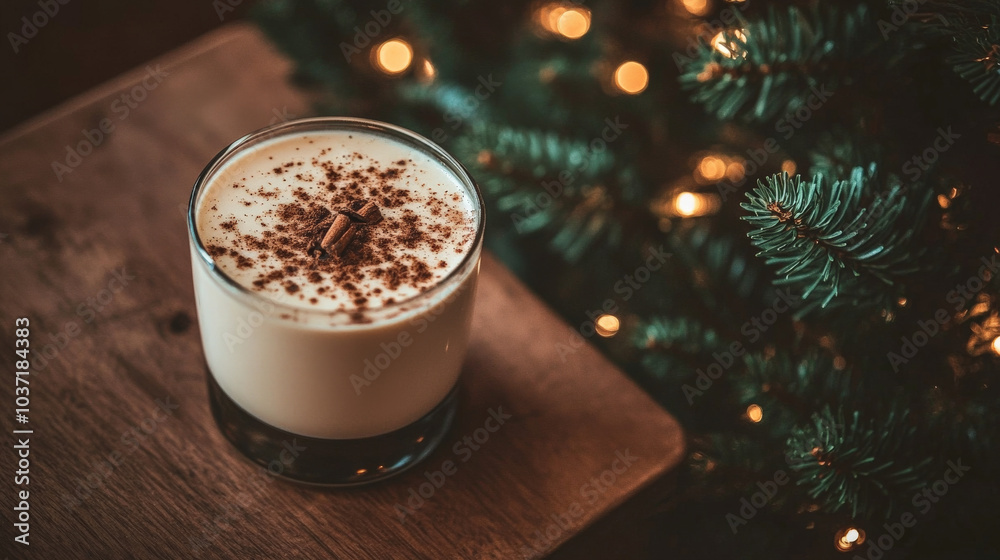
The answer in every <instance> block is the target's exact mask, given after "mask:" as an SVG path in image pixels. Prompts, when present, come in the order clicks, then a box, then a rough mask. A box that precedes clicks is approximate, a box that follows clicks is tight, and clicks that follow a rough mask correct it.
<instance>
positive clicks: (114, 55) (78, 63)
mask: <svg viewBox="0 0 1000 560" xmlns="http://www.w3.org/2000/svg"><path fill="white" fill-rule="evenodd" d="M39 1H41V2H42V3H44V4H48V5H49V6H50V8H49V9H50V10H54V9H55V7H56V6H58V8H59V11H58V12H57V13H56V14H55V15H54V16H52V17H48V20H49V21H48V22H47V23H46V24H45V25H44V26H42V27H40V28H39V29H38V32H37V33H36V34H35V36H34V37H32V38H30V39H27V43H26V44H24V43H22V44H20V45H19V47H18V52H17V53H16V54H15V53H14V49H13V48H12V46H11V41H10V36H9V33H16V34H18V35H23V34H22V27H23V26H24V21H23V20H22V19H21V18H23V17H27V18H28V20H29V21H30V20H31V19H32V16H33V15H34V14H35V13H36V12H39V11H42V8H41V7H40V6H39ZM61 1H62V2H66V4H65V5H63V4H60V3H59V0H0V31H2V32H3V44H2V45H0V76H2V85H0V130H7V129H9V128H11V127H13V126H14V125H17V124H19V123H21V122H24V121H25V120H28V119H30V118H31V117H33V116H35V115H37V114H39V113H41V112H43V111H45V110H47V109H50V108H52V107H54V106H56V105H58V104H59V103H61V102H63V101H65V100H67V99H69V98H71V97H73V96H74V95H77V94H79V93H81V92H84V91H87V90H88V89H90V88H92V87H94V86H96V85H98V84H100V83H102V82H104V81H106V80H108V79H110V78H112V77H114V76H116V75H118V74H121V73H122V72H124V71H126V70H129V69H131V68H133V67H137V66H141V65H142V64H144V63H145V62H146V61H148V60H149V59H151V58H153V57H155V56H157V55H160V54H163V53H165V52H167V51H169V50H171V49H173V48H175V47H177V46H179V45H181V44H183V43H185V42H187V41H190V40H191V39H194V38H195V37H197V36H199V35H201V34H203V33H205V32H207V31H209V30H211V29H213V28H216V27H218V26H220V25H223V24H224V23H228V22H232V21H236V20H238V19H241V18H243V17H244V16H245V15H246V12H247V8H248V6H249V5H250V4H251V0H242V1H241V0H217V2H216V4H222V5H225V6H227V7H229V6H230V4H236V5H235V6H233V10H232V11H226V12H225V13H223V14H222V18H221V21H220V16H219V14H218V13H217V11H216V5H214V4H213V0H61ZM237 3H238V4H237ZM53 4H55V6H53ZM43 13H44V12H43ZM38 20H39V21H42V20H43V18H42V17H41V16H38ZM29 32H30V30H29Z"/></svg>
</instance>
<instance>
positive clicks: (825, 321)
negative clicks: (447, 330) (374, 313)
mask: <svg viewBox="0 0 1000 560" xmlns="http://www.w3.org/2000/svg"><path fill="white" fill-rule="evenodd" d="M558 1H559V0H550V1H549V2H547V3H546V2H541V3H539V2H531V1H528V0H512V1H510V2H503V3H483V2H472V1H471V0H442V1H441V2H433V3H431V2H419V1H418V0H412V1H410V2H403V3H401V4H400V5H401V6H402V10H401V11H400V12H399V13H398V14H394V15H392V17H391V18H389V21H387V22H385V23H379V24H378V26H377V27H378V29H377V33H375V34H373V35H371V34H368V33H367V32H366V31H365V29H366V28H365V26H366V25H367V24H369V23H371V22H372V21H374V16H373V14H372V10H376V11H377V10H382V9H383V8H384V6H385V4H379V5H376V4H369V3H367V2H364V1H362V0H296V1H292V0H271V1H265V2H262V3H261V4H259V5H258V7H257V16H258V21H259V22H260V24H261V26H262V27H263V28H264V29H265V30H266V31H267V32H268V33H269V35H270V36H271V37H272V39H273V40H274V41H275V42H276V43H277V44H278V45H279V46H280V47H281V48H282V49H284V50H285V51H286V52H287V53H289V54H290V55H291V56H292V58H293V59H294V60H295V63H296V78H297V81H298V83H299V84H300V85H302V86H304V87H306V88H310V89H311V90H312V91H314V93H315V94H316V100H317V104H316V106H317V110H318V111H320V112H324V113H331V114H351V115H358V116H366V117H371V118H378V119H381V120H387V121H391V122H395V123H398V124H400V125H403V126H406V127H409V128H412V129H414V130H416V131H418V132H421V133H423V134H425V135H427V136H428V137H430V138H431V139H433V140H435V141H436V142H438V143H440V144H442V145H443V146H444V147H445V148H446V149H447V150H449V151H450V152H451V153H453V154H454V155H455V156H456V157H457V158H459V159H460V160H461V161H462V162H463V163H464V164H465V165H466V166H467V167H468V168H469V169H470V171H471V172H472V175H473V176H474V177H475V178H476V179H477V181H478V182H479V183H480V186H481V187H482V189H483V191H484V193H485V195H486V198H487V203H488V206H489V211H490V216H489V220H488V221H489V226H488V232H487V241H488V243H489V246H490V248H491V249H492V250H493V251H494V252H496V253H497V254H498V255H500V256H501V258H503V259H504V261H505V262H507V264H508V265H509V266H511V267H512V268H513V269H514V270H515V271H516V272H518V273H519V274H520V275H521V277H522V278H524V279H525V281H527V282H528V283H529V284H530V285H531V286H532V287H533V288H534V289H535V290H536V291H537V292H538V293H539V294H540V295H542V296H543V297H544V298H545V299H546V300H547V301H548V302H549V303H551V304H552V305H553V307H554V308H555V309H557V310H558V311H559V312H560V313H562V314H563V315H564V316H565V317H566V318H567V320H568V322H570V323H571V324H579V322H580V321H582V320H586V317H587V312H588V311H589V310H593V309H596V308H598V307H599V304H600V302H602V301H604V300H605V299H606V298H612V299H614V300H615V303H616V305H617V306H618V309H617V310H616V311H615V312H614V313H615V314H616V315H617V316H618V317H619V318H620V319H621V324H622V328H621V331H620V332H619V333H618V335H617V336H615V337H613V338H609V339H601V340H597V339H594V340H592V342H594V343H596V344H598V345H599V346H600V347H601V348H602V349H603V350H604V351H605V352H607V353H608V354H609V356H611V357H612V358H613V359H615V360H616V361H617V363H619V364H620V365H621V366H622V367H623V368H624V369H625V370H626V371H627V372H628V373H629V374H630V375H632V376H633V377H634V378H635V379H636V380H637V381H638V382H639V383H640V384H641V385H642V386H643V387H644V388H645V389H646V390H647V391H649V393H650V394H651V395H653V396H654V398H656V399H657V400H658V401H659V402H661V403H662V404H663V405H664V407H666V408H667V409H668V410H670V411H671V412H672V413H673V414H675V415H676V416H677V417H678V418H679V419H680V420H681V421H682V423H683V424H684V425H685V428H686V430H687V432H688V434H689V448H690V452H689V457H688V461H687V463H686V466H685V468H684V469H683V470H682V471H681V472H680V473H678V476H679V483H678V491H677V494H676V495H675V496H674V497H672V498H671V501H670V502H669V503H668V504H664V508H663V509H664V512H663V513H661V514H660V515H658V517H657V525H656V527H657V530H656V534H657V539H656V545H657V546H658V549H657V550H656V551H654V557H657V558H659V557H665V556H667V555H669V556H670V557H679V558H699V559H700V558H706V559H708V558H711V559H712V560H717V559H719V558H768V559H771V558H802V559H815V558H846V557H848V556H846V555H845V554H844V553H843V552H840V551H837V550H836V549H835V548H834V546H833V543H834V541H835V538H834V536H835V535H836V534H838V532H839V531H843V530H844V529H845V528H846V527H858V528H860V529H863V530H864V531H866V533H867V535H868V543H865V545H864V546H863V547H862V548H859V549H856V550H854V551H852V552H851V554H859V555H860V556H861V557H864V556H865V554H866V553H867V551H868V550H870V549H869V548H868V547H870V546H871V543H873V542H878V538H879V537H880V536H881V535H884V534H885V529H884V524H885V523H892V522H896V521H898V520H899V515H900V514H901V513H903V512H915V511H916V510H915V506H914V496H915V495H916V494H917V493H919V492H922V491H924V489H926V488H929V487H932V486H933V485H934V484H935V483H936V482H937V481H939V480H941V477H942V473H944V472H945V471H946V469H947V468H948V462H949V461H959V460H960V461H962V462H963V464H966V465H969V466H970V469H971V470H970V471H969V473H968V474H966V475H964V476H963V477H962V478H961V480H960V482H958V483H957V484H955V485H954V486H950V487H949V491H948V494H947V495H946V496H944V497H943V498H942V499H940V501H938V502H935V503H934V504H933V508H932V513H930V514H928V515H926V516H922V517H918V523H919V526H918V527H917V529H912V530H908V532H907V535H906V537H905V538H904V539H903V540H902V541H900V542H899V543H898V544H897V546H894V547H893V549H892V550H890V551H888V552H887V553H885V554H884V556H883V557H884V558H886V559H890V558H895V557H899V558H904V557H905V558H916V559H929V558H956V557H963V558H974V557H982V558H989V557H993V558H997V557H1000V533H998V532H997V531H996V530H995V529H996V528H997V527H998V526H1000V515H998V513H997V511H996V506H997V504H1000V482H998V478H1000V477H998V476H997V474H998V472H1000V470H998V469H1000V421H998V420H997V414H998V412H997V411H998V410H1000V346H994V341H995V340H998V337H1000V301H998V300H1000V280H998V277H1000V274H998V272H1000V264H993V263H994V262H996V263H1000V219H998V218H997V212H998V210H1000V187H998V184H997V183H998V180H1000V179H998V178H1000V154H998V150H1000V147H998V144H1000V107H998V105H1000V104H998V101H1000V46H998V45H1000V3H998V2H996V1H994V0H970V1H968V2H952V1H937V0H926V1H920V2H917V1H915V0H905V1H904V0H899V1H893V0H849V1H847V2H825V3H823V2H818V1H816V0H782V1H780V2H756V1H755V2H752V3H745V2H744V3H740V2H729V1H725V0H710V1H709V2H708V6H709V8H710V10H709V11H708V12H707V13H704V14H703V15H700V16H694V15H692V14H690V13H689V11H688V10H686V9H685V8H684V5H685V3H684V2H681V1H680V0H671V1H664V2H648V1H645V0H629V1H626V2H616V1H612V0H592V1H587V2H583V3H573V2H568V1H567V2H565V3H564V4H562V5H557V3H558ZM688 5H690V6H695V7H697V5H698V2H689V3H688ZM553 6H556V7H559V8H560V9H562V10H567V9H572V10H578V11H581V12H582V13H585V14H586V15H587V17H588V18H589V19H588V22H589V28H588V30H587V32H586V33H585V34H584V35H583V36H582V37H579V38H576V39H570V38H569V37H566V36H564V35H560V34H559V33H558V30H553V28H552V25H553V21H554V20H552V18H551V17H550V16H551V14H552V13H553V12H552V11H551V8H552V7H553ZM546 10H549V11H546ZM560 13H561V12H560ZM546 18H548V19H546ZM546 22H547V23H546ZM394 37H402V38H405V39H406V41H407V42H409V43H410V44H411V45H412V46H413V50H414V61H413V64H412V66H411V68H410V69H409V70H408V71H406V72H403V73H401V74H400V75H387V74H386V73H383V72H380V71H379V70H378V69H377V68H376V67H375V65H374V64H373V61H372V57H371V51H372V49H373V47H375V46H376V45H378V44H379V43H380V42H382V41H385V40H387V39H390V38H394ZM360 43H364V44H360ZM625 60H635V61H639V62H641V63H642V64H643V65H644V67H645V68H646V69H647V70H648V73H649V80H648V84H646V87H645V89H644V90H643V91H642V92H641V93H638V94H627V93H626V92H624V91H623V88H622V87H620V86H617V85H616V82H615V78H614V75H615V70H616V68H618V65H619V64H620V63H622V62H623V61H625ZM491 80H492V82H491ZM484 82H486V83H495V82H499V85H496V86H491V87H490V88H485V87H484V85H483V84H484ZM680 193H685V194H686V195H687V196H688V199H687V200H688V204H689V205H688V206H684V205H683V204H681V200H682V199H681V197H680V196H679V195H680ZM735 200H739V201H740V203H739V204H738V203H736V202H734V201H735ZM691 201H694V202H691ZM653 250H660V251H664V250H665V251H668V252H669V253H670V255H671V256H670V258H669V259H668V260H667V261H666V263H665V264H664V265H663V266H662V267H661V268H659V269H657V270H656V271H655V272H653V273H652V274H650V277H649V279H648V280H647V281H644V282H643V283H641V284H633V283H629V282H628V281H626V280H625V279H626V278H629V279H632V282H634V277H635V276H636V275H635V272H636V271H637V270H639V269H640V268H641V267H643V266H645V263H646V262H647V261H648V258H649V255H650V254H651V253H650V251H653ZM755 254H756V256H755ZM782 293H783V294H786V295H787V294H793V295H794V297H795V298H798V300H797V302H796V303H795V304H794V305H789V306H785V305H783V304H782V301H783V300H781V298H780V296H779V295H778V294H782ZM776 298H778V299H776ZM782 310H785V311H782ZM707 371H711V372H713V377H711V378H709V377H707V374H706V372H707ZM716 372H718V373H719V375H717V376H716V375H714V373H716ZM706 381H710V382H709V383H707V384H706ZM755 407H759V408H755ZM751 410H753V411H755V414H756V415H751V414H750V411H751ZM779 472H784V473H787V474H788V476H789V477H790V480H791V483H790V484H788V485H786V486H784V487H782V488H780V489H779V491H778V493H777V495H776V496H775V497H774V498H773V499H771V500H769V501H768V503H767V504H766V505H765V506H763V507H762V508H760V511H759V512H758V513H757V515H756V516H755V517H754V518H752V519H749V520H747V524H746V526H745V527H741V528H740V530H739V532H738V534H737V535H733V533H732V532H731V527H730V525H729V523H727V515H728V514H733V513H734V512H737V511H738V510H739V507H740V504H741V501H740V500H741V499H748V498H749V497H750V496H751V495H752V494H753V493H754V492H756V491H757V489H758V488H759V487H758V486H757V485H758V483H759V482H760V481H764V480H773V479H774V476H775V475H776V473H779ZM916 513H919V511H916ZM894 542H895V541H894ZM991 554H992V555H993V556H991Z"/></svg>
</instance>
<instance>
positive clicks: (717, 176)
mask: <svg viewBox="0 0 1000 560" xmlns="http://www.w3.org/2000/svg"><path fill="white" fill-rule="evenodd" d="M715 1H724V2H726V3H729V4H737V3H741V2H743V1H745V0H715ZM667 3H668V8H669V9H671V10H674V11H675V12H680V13H681V14H683V15H686V16H687V17H688V18H689V19H690V21H691V24H692V26H697V25H698V24H699V23H703V20H702V19H701V18H703V17H705V16H708V15H709V14H710V13H711V12H712V9H713V0H667ZM591 16H592V14H591V10H590V9H589V8H586V7H584V6H581V5H579V4H576V3H573V2H568V1H554V2H546V3H543V4H540V5H538V6H537V7H536V8H534V9H533V11H532V23H533V26H534V28H535V32H536V33H538V34H539V35H540V36H543V37H550V38H552V39H554V40H560V41H576V40H579V39H581V38H582V37H584V36H586V35H587V33H588V32H590V29H591ZM746 40H747V36H746V32H745V30H743V29H738V28H731V29H725V30H722V31H719V32H717V33H716V34H715V35H714V36H713V37H712V39H711V40H710V41H709V44H711V45H712V47H713V48H714V49H715V50H716V52H718V53H719V54H720V55H721V56H723V57H726V58H731V59H735V58H741V57H745V56H746V53H745V50H744V45H745V43H746ZM371 65H372V67H373V68H375V69H376V70H378V71H379V72H381V73H383V74H385V75H386V76H390V77H396V76H402V75H404V74H406V73H407V72H409V71H412V72H414V74H415V75H416V77H417V79H418V80H420V81H421V82H424V83H431V82H433V81H434V80H435V78H436V77H437V70H436V68H435V67H434V64H433V62H432V61H431V60H430V59H429V58H427V57H418V56H417V55H416V54H415V52H414V49H413V47H412V46H411V45H410V43H409V42H408V41H407V40H406V39H405V38H403V37H394V38H391V39H388V40H386V41H384V42H382V43H380V44H378V45H376V46H374V47H373V48H372V49H371ZM612 67H613V70H611V71H607V70H605V73H604V74H602V76H603V77H602V78H601V79H602V80H604V83H605V84H606V86H607V90H608V91H609V93H612V94H618V95H639V94H641V93H642V92H644V91H645V90H646V88H647V87H648V86H649V79H650V76H649V70H648V69H647V68H646V66H645V65H643V64H642V63H641V62H639V61H637V60H619V61H617V63H616V64H613V65H609V66H608V68H609V69H610V68H612ZM712 72H713V68H712V65H711V64H709V65H706V68H705V70H704V72H703V73H702V75H703V76H704V79H709V78H710V77H711V76H712ZM540 79H542V80H543V81H544V80H545V76H544V75H541V76H540ZM699 79H701V76H699ZM747 164H748V161H747V160H746V159H745V158H743V157H739V156H731V155H727V154H725V153H721V152H716V151H702V152H698V153H696V154H694V155H693V156H692V157H691V159H690V160H689V162H688V166H689V168H690V170H691V172H690V174H688V175H685V176H682V177H681V178H680V179H678V180H676V181H675V182H674V183H673V184H672V185H669V186H668V187H666V188H665V189H664V195H663V196H661V197H659V198H657V199H656V200H655V201H654V202H653V204H652V205H651V210H652V211H653V212H654V214H655V215H656V216H658V217H659V218H660V220H659V226H660V229H661V230H662V231H663V232H668V231H670V230H671V229H672V227H673V224H674V220H676V219H685V218H695V217H701V216H710V215H713V214H715V213H717V212H718V211H719V210H720V208H721V207H722V198H721V196H720V195H719V194H718V193H717V192H706V191H705V189H706V188H709V187H710V186H712V185H717V184H719V183H720V182H723V181H726V182H729V183H730V184H732V185H736V184H741V181H743V179H744V178H745V177H746V175H747ZM780 167H781V170H782V171H783V172H785V173H787V174H789V175H794V174H795V172H796V170H797V165H796V163H795V161H793V160H791V159H787V158H786V159H784V160H782V161H781V164H780ZM958 194H959V192H958V190H956V189H952V192H951V193H950V194H948V195H940V196H939V197H938V203H939V205H940V206H941V208H942V209H947V208H948V207H949V206H950V204H951V202H952V200H953V199H954V198H955V197H956V196H957V195H958ZM942 227H944V228H945V229H949V228H951V229H954V228H955V227H958V226H956V225H955V224H949V223H948V215H947V214H945V216H944V218H943V220H942ZM905 305H906V299H905V298H901V299H900V302H899V306H900V307H905ZM984 305H986V306H987V307H988V302H984ZM890 313H891V312H890ZM970 313H971V314H975V309H973V311H971V312H970ZM886 319H887V320H892V318H891V316H887V317H886ZM956 320H959V321H960V320H963V317H956ZM621 326H622V323H621V320H620V319H619V318H618V317H616V316H615V315H612V314H603V315H600V316H599V317H597V319H596V320H595V321H594V330H595V332H596V333H597V334H598V335H599V336H601V337H603V338H611V337H614V336H615V335H617V334H618V333H619V331H620V329H621ZM976 327H977V328H975V329H973V330H974V335H973V339H972V340H970V341H969V344H968V350H969V353H970V354H972V355H979V354H982V353H984V352H990V351H992V352H993V353H995V354H997V355H1000V315H998V314H997V313H996V312H992V314H990V315H989V316H988V317H986V318H985V319H983V320H982V321H981V322H980V323H979V324H978V325H977V326H976ZM838 359H839V361H840V362H843V358H838ZM842 365H843V364H842ZM742 418H743V419H744V420H745V421H747V422H750V423H753V424H757V423H760V422H762V421H763V420H764V409H763V408H762V407H761V406H760V405H759V404H750V405H748V406H747V407H746V409H745V411H744V412H743V413H742ZM700 455H703V454H701V453H695V458H696V459H697V458H698V456H700ZM713 467H714V464H713V462H712V461H708V462H707V464H706V466H705V468H706V470H711V469H712V468H713ZM818 509H819V508H818V506H816V505H815V504H813V505H811V506H810V508H809V511H816V510H818ZM814 527H815V524H814V523H809V524H808V525H807V528H808V529H813V528H814ZM865 539H866V534H865V531H864V529H862V528H861V527H858V526H854V525H847V526H844V527H841V528H840V529H838V530H836V531H835V532H834V535H833V545H834V548H835V549H836V550H838V551H841V552H851V551H855V550H857V549H858V548H859V547H861V546H862V545H863V544H864V543H865Z"/></svg>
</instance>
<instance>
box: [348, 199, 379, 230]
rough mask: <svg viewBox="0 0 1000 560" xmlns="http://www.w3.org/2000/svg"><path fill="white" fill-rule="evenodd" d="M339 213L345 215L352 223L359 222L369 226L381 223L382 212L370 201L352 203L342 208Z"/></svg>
mask: <svg viewBox="0 0 1000 560" xmlns="http://www.w3.org/2000/svg"><path fill="white" fill-rule="evenodd" d="M340 212H341V213H343V214H347V215H348V216H350V218H351V219H352V220H354V221H357V222H361V223H363V224H366V225H369V226H370V225H375V224H377V223H379V222H381V221H382V212H381V211H379V209H378V206H376V205H375V203H374V202H371V201H365V200H355V201H352V202H350V203H349V204H348V205H347V206H346V207H344V208H342V209H341V210H340Z"/></svg>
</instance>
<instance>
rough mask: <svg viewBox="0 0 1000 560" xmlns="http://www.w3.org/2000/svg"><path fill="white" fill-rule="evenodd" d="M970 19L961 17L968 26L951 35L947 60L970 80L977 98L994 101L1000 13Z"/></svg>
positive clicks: (999, 68)
mask: <svg viewBox="0 0 1000 560" xmlns="http://www.w3.org/2000/svg"><path fill="white" fill-rule="evenodd" d="M970 19H971V18H969V19H966V20H965V21H966V22H967V24H968V25H969V26H970V27H972V29H971V30H970V32H968V33H960V34H957V35H956V36H955V37H954V42H955V45H954V50H955V52H956V54H954V55H952V56H950V57H948V62H949V63H950V64H951V65H952V66H953V67H954V69H955V72H956V73H958V75H959V76H961V77H963V78H965V79H966V80H968V81H969V83H970V84H972V90H973V91H974V92H975V93H976V95H978V96H979V98H980V99H982V100H983V101H985V102H987V103H989V104H990V105H996V104H997V102H998V101H1000V17H998V16H996V15H992V16H990V17H989V19H988V21H985V22H981V21H978V20H976V19H972V20H971V21H970Z"/></svg>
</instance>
